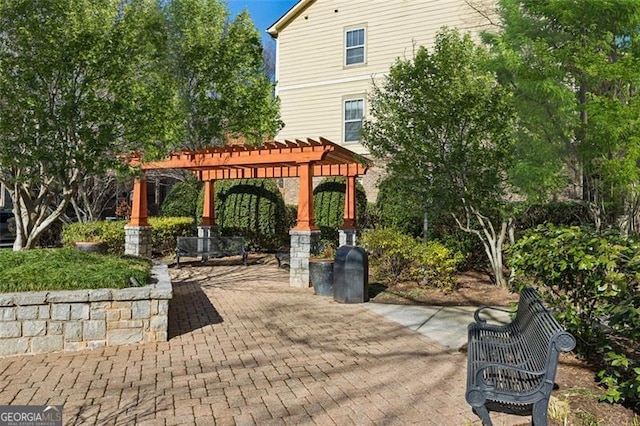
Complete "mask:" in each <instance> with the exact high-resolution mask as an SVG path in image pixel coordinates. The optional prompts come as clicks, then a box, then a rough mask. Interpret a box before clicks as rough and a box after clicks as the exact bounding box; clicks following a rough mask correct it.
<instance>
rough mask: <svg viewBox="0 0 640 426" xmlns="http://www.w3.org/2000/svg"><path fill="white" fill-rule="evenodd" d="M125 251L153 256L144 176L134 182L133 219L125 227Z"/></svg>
mask: <svg viewBox="0 0 640 426" xmlns="http://www.w3.org/2000/svg"><path fill="white" fill-rule="evenodd" d="M124 232H125V248H124V253H125V254H129V255H132V256H139V257H147V258H151V249H152V243H151V226H149V221H148V215H147V181H146V179H145V178H144V176H142V177H139V178H135V179H134V182H133V200H132V205H131V219H130V221H129V223H128V224H127V225H125V227H124Z"/></svg>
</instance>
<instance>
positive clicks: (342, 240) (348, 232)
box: [338, 228, 358, 247]
mask: <svg viewBox="0 0 640 426" xmlns="http://www.w3.org/2000/svg"><path fill="white" fill-rule="evenodd" d="M357 233H358V230H357V229H355V228H353V229H341V230H340V231H339V235H340V237H339V238H338V242H339V244H340V247H342V246H355V245H356V241H357V237H358V235H357Z"/></svg>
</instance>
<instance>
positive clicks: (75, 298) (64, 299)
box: [47, 290, 89, 303]
mask: <svg viewBox="0 0 640 426" xmlns="http://www.w3.org/2000/svg"><path fill="white" fill-rule="evenodd" d="M88 301H89V290H70V291H67V290H63V291H52V292H50V293H49V295H48V296H47V302H49V303H77V302H88Z"/></svg>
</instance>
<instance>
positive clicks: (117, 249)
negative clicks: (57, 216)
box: [62, 217, 195, 255]
mask: <svg viewBox="0 0 640 426" xmlns="http://www.w3.org/2000/svg"><path fill="white" fill-rule="evenodd" d="M126 224H127V221H126V220H117V221H97V222H89V223H80V222H77V223H71V224H65V225H64V227H63V230H62V243H63V245H64V246H65V247H73V246H74V245H75V243H76V242H79V241H100V242H103V243H105V245H106V246H107V253H109V254H114V255H122V254H123V253H124V237H125V234H124V227H125V225H126ZM149 225H151V228H152V229H151V238H152V242H153V243H152V244H153V251H154V252H155V253H162V254H167V253H170V252H172V251H175V249H176V237H178V236H190V235H195V227H194V222H193V218H192V217H163V218H159V217H150V218H149Z"/></svg>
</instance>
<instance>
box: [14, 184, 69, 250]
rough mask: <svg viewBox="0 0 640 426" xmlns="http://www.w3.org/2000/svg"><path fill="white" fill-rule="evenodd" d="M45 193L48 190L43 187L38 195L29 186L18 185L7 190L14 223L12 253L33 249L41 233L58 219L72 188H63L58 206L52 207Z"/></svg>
mask: <svg viewBox="0 0 640 426" xmlns="http://www.w3.org/2000/svg"><path fill="white" fill-rule="evenodd" d="M47 191H48V188H46V187H44V186H43V187H41V188H40V191H39V193H38V194H34V193H32V192H31V191H30V187H29V186H26V185H20V184H15V185H13V186H12V187H11V189H10V190H9V194H10V195H11V198H12V200H13V213H14V218H15V221H16V239H15V241H14V243H13V250H14V251H20V250H29V249H33V248H35V247H36V246H37V244H38V240H39V239H40V236H41V235H42V233H43V232H44V231H45V230H46V229H47V228H49V227H50V226H51V225H52V224H53V223H54V222H55V221H56V220H58V219H59V218H60V216H61V215H62V213H63V212H64V211H65V210H66V208H67V206H68V205H69V202H70V200H71V197H72V196H73V194H74V189H73V188H65V189H64V190H63V191H62V197H61V199H60V201H59V202H58V204H57V205H54V206H52V205H50V203H49V200H50V197H48V196H47Z"/></svg>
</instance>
